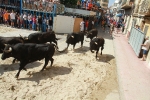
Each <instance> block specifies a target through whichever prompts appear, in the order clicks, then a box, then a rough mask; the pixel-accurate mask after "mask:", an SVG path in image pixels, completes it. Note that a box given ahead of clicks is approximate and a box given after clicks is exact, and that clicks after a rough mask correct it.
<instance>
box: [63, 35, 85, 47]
mask: <svg viewBox="0 0 150 100" xmlns="http://www.w3.org/2000/svg"><path fill="white" fill-rule="evenodd" d="M83 41H84V33H83V32H79V33H71V34H68V35H67V40H66V43H67V44H68V45H67V48H68V47H69V44H71V45H73V49H74V48H75V45H76V43H78V42H81V47H82V46H83Z"/></svg>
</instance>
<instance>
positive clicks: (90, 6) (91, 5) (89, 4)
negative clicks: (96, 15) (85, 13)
mask: <svg viewBox="0 0 150 100" xmlns="http://www.w3.org/2000/svg"><path fill="white" fill-rule="evenodd" d="M92 8H93V4H92V1H90V3H88V9H87V10H91V9H92Z"/></svg>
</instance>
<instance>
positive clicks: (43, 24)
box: [42, 15, 46, 32]
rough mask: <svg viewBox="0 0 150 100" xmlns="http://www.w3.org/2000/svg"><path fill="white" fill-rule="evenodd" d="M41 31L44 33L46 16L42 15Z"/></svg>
mask: <svg viewBox="0 0 150 100" xmlns="http://www.w3.org/2000/svg"><path fill="white" fill-rule="evenodd" d="M42 22H43V23H42V31H43V32H46V15H44V18H43V21H42Z"/></svg>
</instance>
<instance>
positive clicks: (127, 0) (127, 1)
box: [121, 0, 133, 9]
mask: <svg viewBox="0 0 150 100" xmlns="http://www.w3.org/2000/svg"><path fill="white" fill-rule="evenodd" d="M132 4H133V0H123V1H122V7H121V8H122V9H128V8H131V7H132Z"/></svg>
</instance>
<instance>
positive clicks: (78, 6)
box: [77, 0, 81, 9]
mask: <svg viewBox="0 0 150 100" xmlns="http://www.w3.org/2000/svg"><path fill="white" fill-rule="evenodd" d="M80 6H81V2H80V0H78V1H77V9H80Z"/></svg>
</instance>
